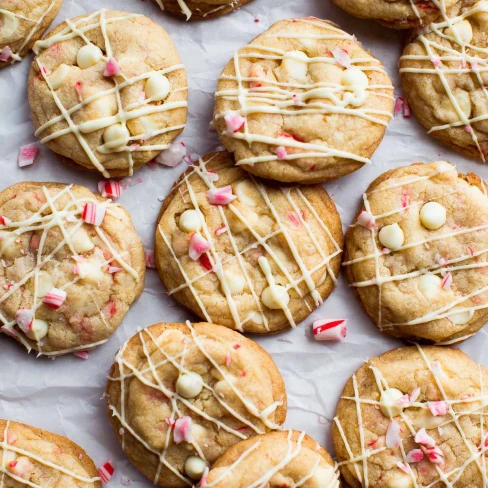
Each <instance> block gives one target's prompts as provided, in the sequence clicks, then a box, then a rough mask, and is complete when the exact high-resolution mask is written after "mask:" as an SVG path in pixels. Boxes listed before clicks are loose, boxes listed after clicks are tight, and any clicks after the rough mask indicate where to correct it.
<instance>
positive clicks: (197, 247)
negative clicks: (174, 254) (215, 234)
mask: <svg viewBox="0 0 488 488" xmlns="http://www.w3.org/2000/svg"><path fill="white" fill-rule="evenodd" d="M209 249H210V243H209V242H208V241H207V239H204V238H203V237H202V236H201V235H200V234H197V233H195V234H193V235H192V236H191V239H190V249H189V250H188V255H189V256H190V259H193V261H198V259H199V258H200V256H201V255H202V254H203V253H205V252H207V251H208V250H209Z"/></svg>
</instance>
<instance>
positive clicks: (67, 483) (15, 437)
mask: <svg viewBox="0 0 488 488" xmlns="http://www.w3.org/2000/svg"><path fill="white" fill-rule="evenodd" d="M0 486H2V488H15V487H20V486H32V487H39V488H40V487H42V488H82V487H83V488H101V486H102V484H101V483H100V478H99V477H98V476H97V469H96V467H95V465H94V464H93V461H92V460H91V459H90V458H89V457H88V455H87V454H86V452H85V451H84V450H83V449H82V448H81V447H80V446H78V445H77V444H75V443H74V442H72V441H70V440H69V439H67V438H66V437H63V436H60V435H57V434H52V433H50V432H46V431H45V430H41V429H38V428H36V427H31V426H29V425H25V424H21V423H18V422H12V421H9V420H0Z"/></svg>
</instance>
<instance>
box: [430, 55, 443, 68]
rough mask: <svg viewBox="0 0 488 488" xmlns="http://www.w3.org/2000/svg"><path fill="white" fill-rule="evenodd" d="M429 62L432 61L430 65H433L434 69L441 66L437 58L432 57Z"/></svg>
mask: <svg viewBox="0 0 488 488" xmlns="http://www.w3.org/2000/svg"><path fill="white" fill-rule="evenodd" d="M431 61H432V63H433V64H434V66H435V67H436V68H438V67H439V66H442V61H441V60H440V59H439V58H437V57H433V58H432V59H431Z"/></svg>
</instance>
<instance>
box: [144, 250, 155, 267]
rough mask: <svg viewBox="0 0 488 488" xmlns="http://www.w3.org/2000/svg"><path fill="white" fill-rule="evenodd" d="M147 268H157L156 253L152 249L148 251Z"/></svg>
mask: <svg viewBox="0 0 488 488" xmlns="http://www.w3.org/2000/svg"><path fill="white" fill-rule="evenodd" d="M146 267H148V268H155V267H156V258H155V257H154V251H153V250H152V249H146Z"/></svg>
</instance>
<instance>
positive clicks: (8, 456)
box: [0, 451, 17, 466]
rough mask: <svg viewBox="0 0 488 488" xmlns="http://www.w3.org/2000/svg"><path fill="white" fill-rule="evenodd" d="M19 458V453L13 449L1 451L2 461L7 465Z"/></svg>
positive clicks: (0, 459) (0, 460) (0, 458)
mask: <svg viewBox="0 0 488 488" xmlns="http://www.w3.org/2000/svg"><path fill="white" fill-rule="evenodd" d="M16 459H17V454H15V452H12V451H6V452H5V451H0V462H1V463H3V464H5V465H6V466H7V465H9V464H10V463H11V462H12V461H15V460H16Z"/></svg>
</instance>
